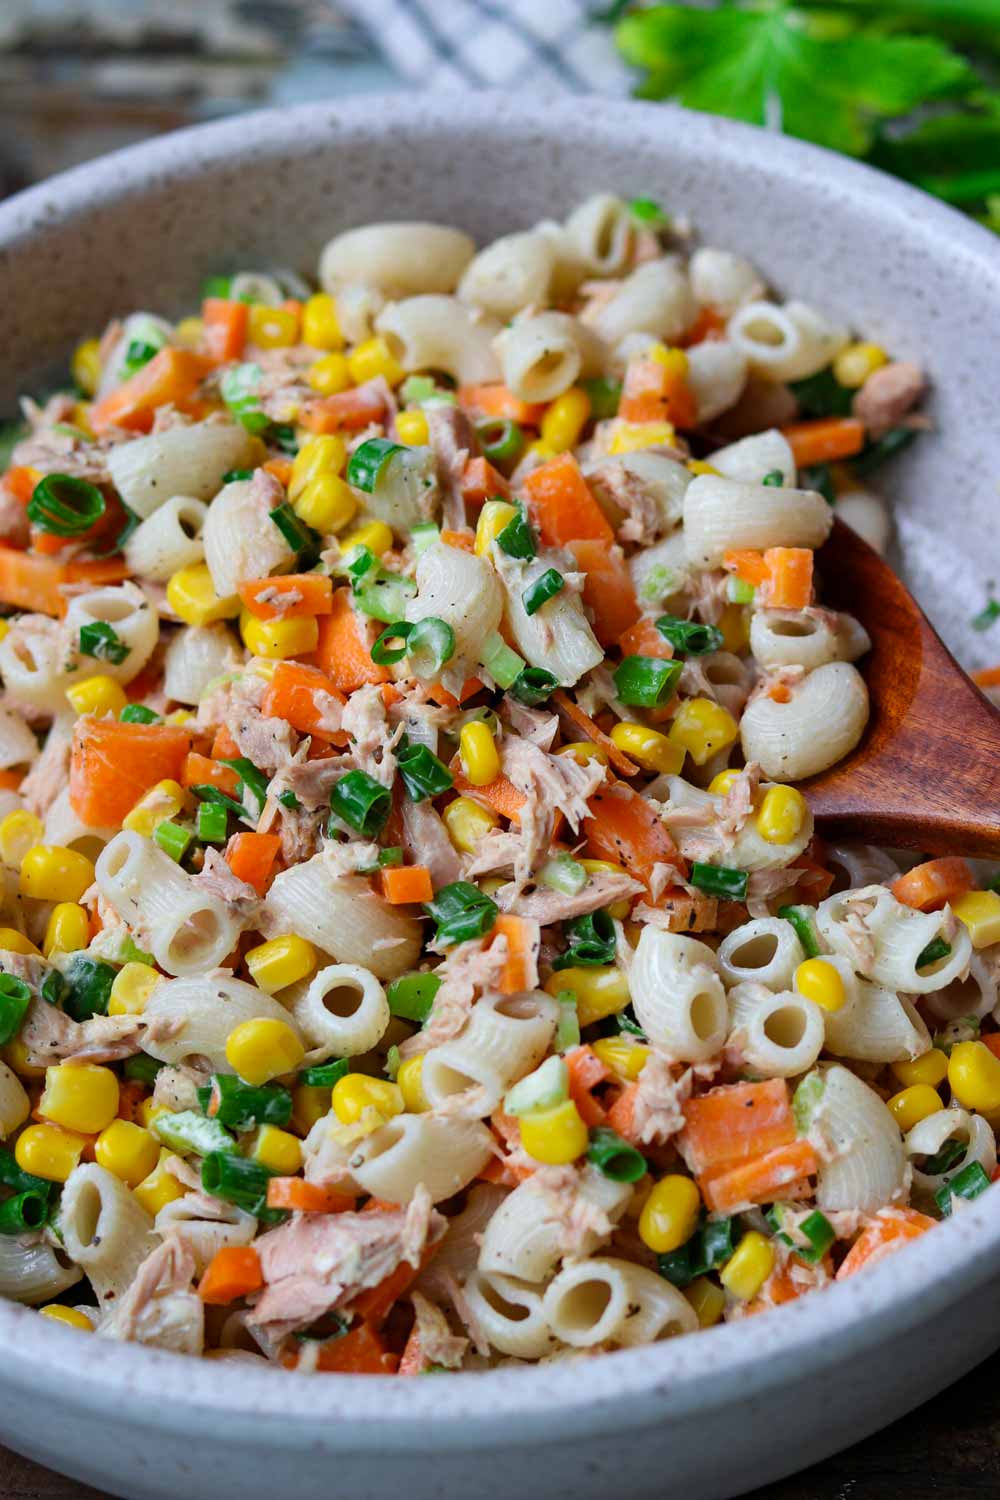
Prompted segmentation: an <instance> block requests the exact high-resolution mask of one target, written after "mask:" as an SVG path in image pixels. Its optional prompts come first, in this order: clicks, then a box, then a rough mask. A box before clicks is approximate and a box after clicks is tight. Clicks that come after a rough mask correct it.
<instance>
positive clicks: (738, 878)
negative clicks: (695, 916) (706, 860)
mask: <svg viewBox="0 0 1000 1500" xmlns="http://www.w3.org/2000/svg"><path fill="white" fill-rule="evenodd" d="M749 881H750V876H749V874H748V872H747V871H746V870H733V869H730V868H729V867H728V866H726V865H706V864H702V863H701V861H700V860H697V859H696V860H694V862H693V863H692V865H691V884H692V885H696V886H697V887H698V889H699V890H700V891H704V892H705V894H706V896H721V897H722V898H723V899H724V900H726V901H742V900H744V899H745V897H746V893H747V885H748V884H749Z"/></svg>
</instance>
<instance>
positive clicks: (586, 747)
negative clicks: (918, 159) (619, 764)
mask: <svg viewBox="0 0 1000 1500" xmlns="http://www.w3.org/2000/svg"><path fill="white" fill-rule="evenodd" d="M556 754H557V755H572V757H573V759H574V760H575V761H576V763H577V765H578V766H585V765H586V764H587V762H588V760H597V761H600V763H601V765H602V766H606V765H607V763H608V752H607V751H606V750H605V748H604V746H603V745H595V744H594V742H593V740H572V741H571V742H570V744H568V745H563V746H562V747H561V748H560V749H559V750H557V751H556Z"/></svg>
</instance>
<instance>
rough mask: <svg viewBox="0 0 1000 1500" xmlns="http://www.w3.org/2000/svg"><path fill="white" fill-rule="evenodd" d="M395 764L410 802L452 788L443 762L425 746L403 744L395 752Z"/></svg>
mask: <svg viewBox="0 0 1000 1500" xmlns="http://www.w3.org/2000/svg"><path fill="white" fill-rule="evenodd" d="M396 764H397V765H398V766H399V774H400V776H402V778H403V785H404V786H405V787H406V795H407V796H408V797H409V799H410V801H411V802H422V801H423V800H424V798H425V797H437V796H439V795H440V793H441V792H446V791H448V789H449V787H452V786H454V779H453V777H452V774H451V772H450V771H449V770H448V767H447V766H446V765H445V763H444V761H443V760H439V759H438V757H437V756H436V755H435V754H434V752H433V750H428V748H427V746H426V745H413V744H408V743H407V744H403V745H401V746H400V748H399V749H398V750H397V752H396Z"/></svg>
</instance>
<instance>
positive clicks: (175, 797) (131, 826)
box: [122, 781, 188, 839]
mask: <svg viewBox="0 0 1000 1500" xmlns="http://www.w3.org/2000/svg"><path fill="white" fill-rule="evenodd" d="M187 803H188V794H187V792H186V791H185V790H184V788H183V787H182V786H181V784H180V782H179V781H158V782H157V783H156V785H155V786H153V787H150V789H149V791H148V792H146V793H145V794H144V795H143V796H142V797H140V798H139V801H138V802H137V803H136V804H135V806H134V807H133V809H132V811H131V812H128V813H126V814H125V817H124V819H123V820H122V827H123V828H127V829H128V830H129V832H130V833H141V834H142V835H143V836H144V837H145V838H147V839H151V838H152V837H153V830H154V829H155V828H156V826H157V825H158V824H159V823H162V822H163V821H164V819H166V818H176V816H177V814H178V813H179V812H181V811H182V810H183V809H184V808H185V807H186V806H187Z"/></svg>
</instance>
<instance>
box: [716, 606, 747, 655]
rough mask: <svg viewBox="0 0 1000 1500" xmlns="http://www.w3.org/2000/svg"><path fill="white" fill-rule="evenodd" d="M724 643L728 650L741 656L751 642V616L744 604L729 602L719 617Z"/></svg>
mask: <svg viewBox="0 0 1000 1500" xmlns="http://www.w3.org/2000/svg"><path fill="white" fill-rule="evenodd" d="M719 629H720V630H721V631H722V645H723V648H724V649H725V650H726V651H731V652H732V653H733V655H734V656H739V655H740V653H741V652H743V651H745V650H746V649H747V646H748V645H749V642H750V616H749V614H748V612H747V610H746V607H745V606H744V605H742V604H727V605H726V607H725V609H724V610H723V611H722V615H721V616H720V619H719Z"/></svg>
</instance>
